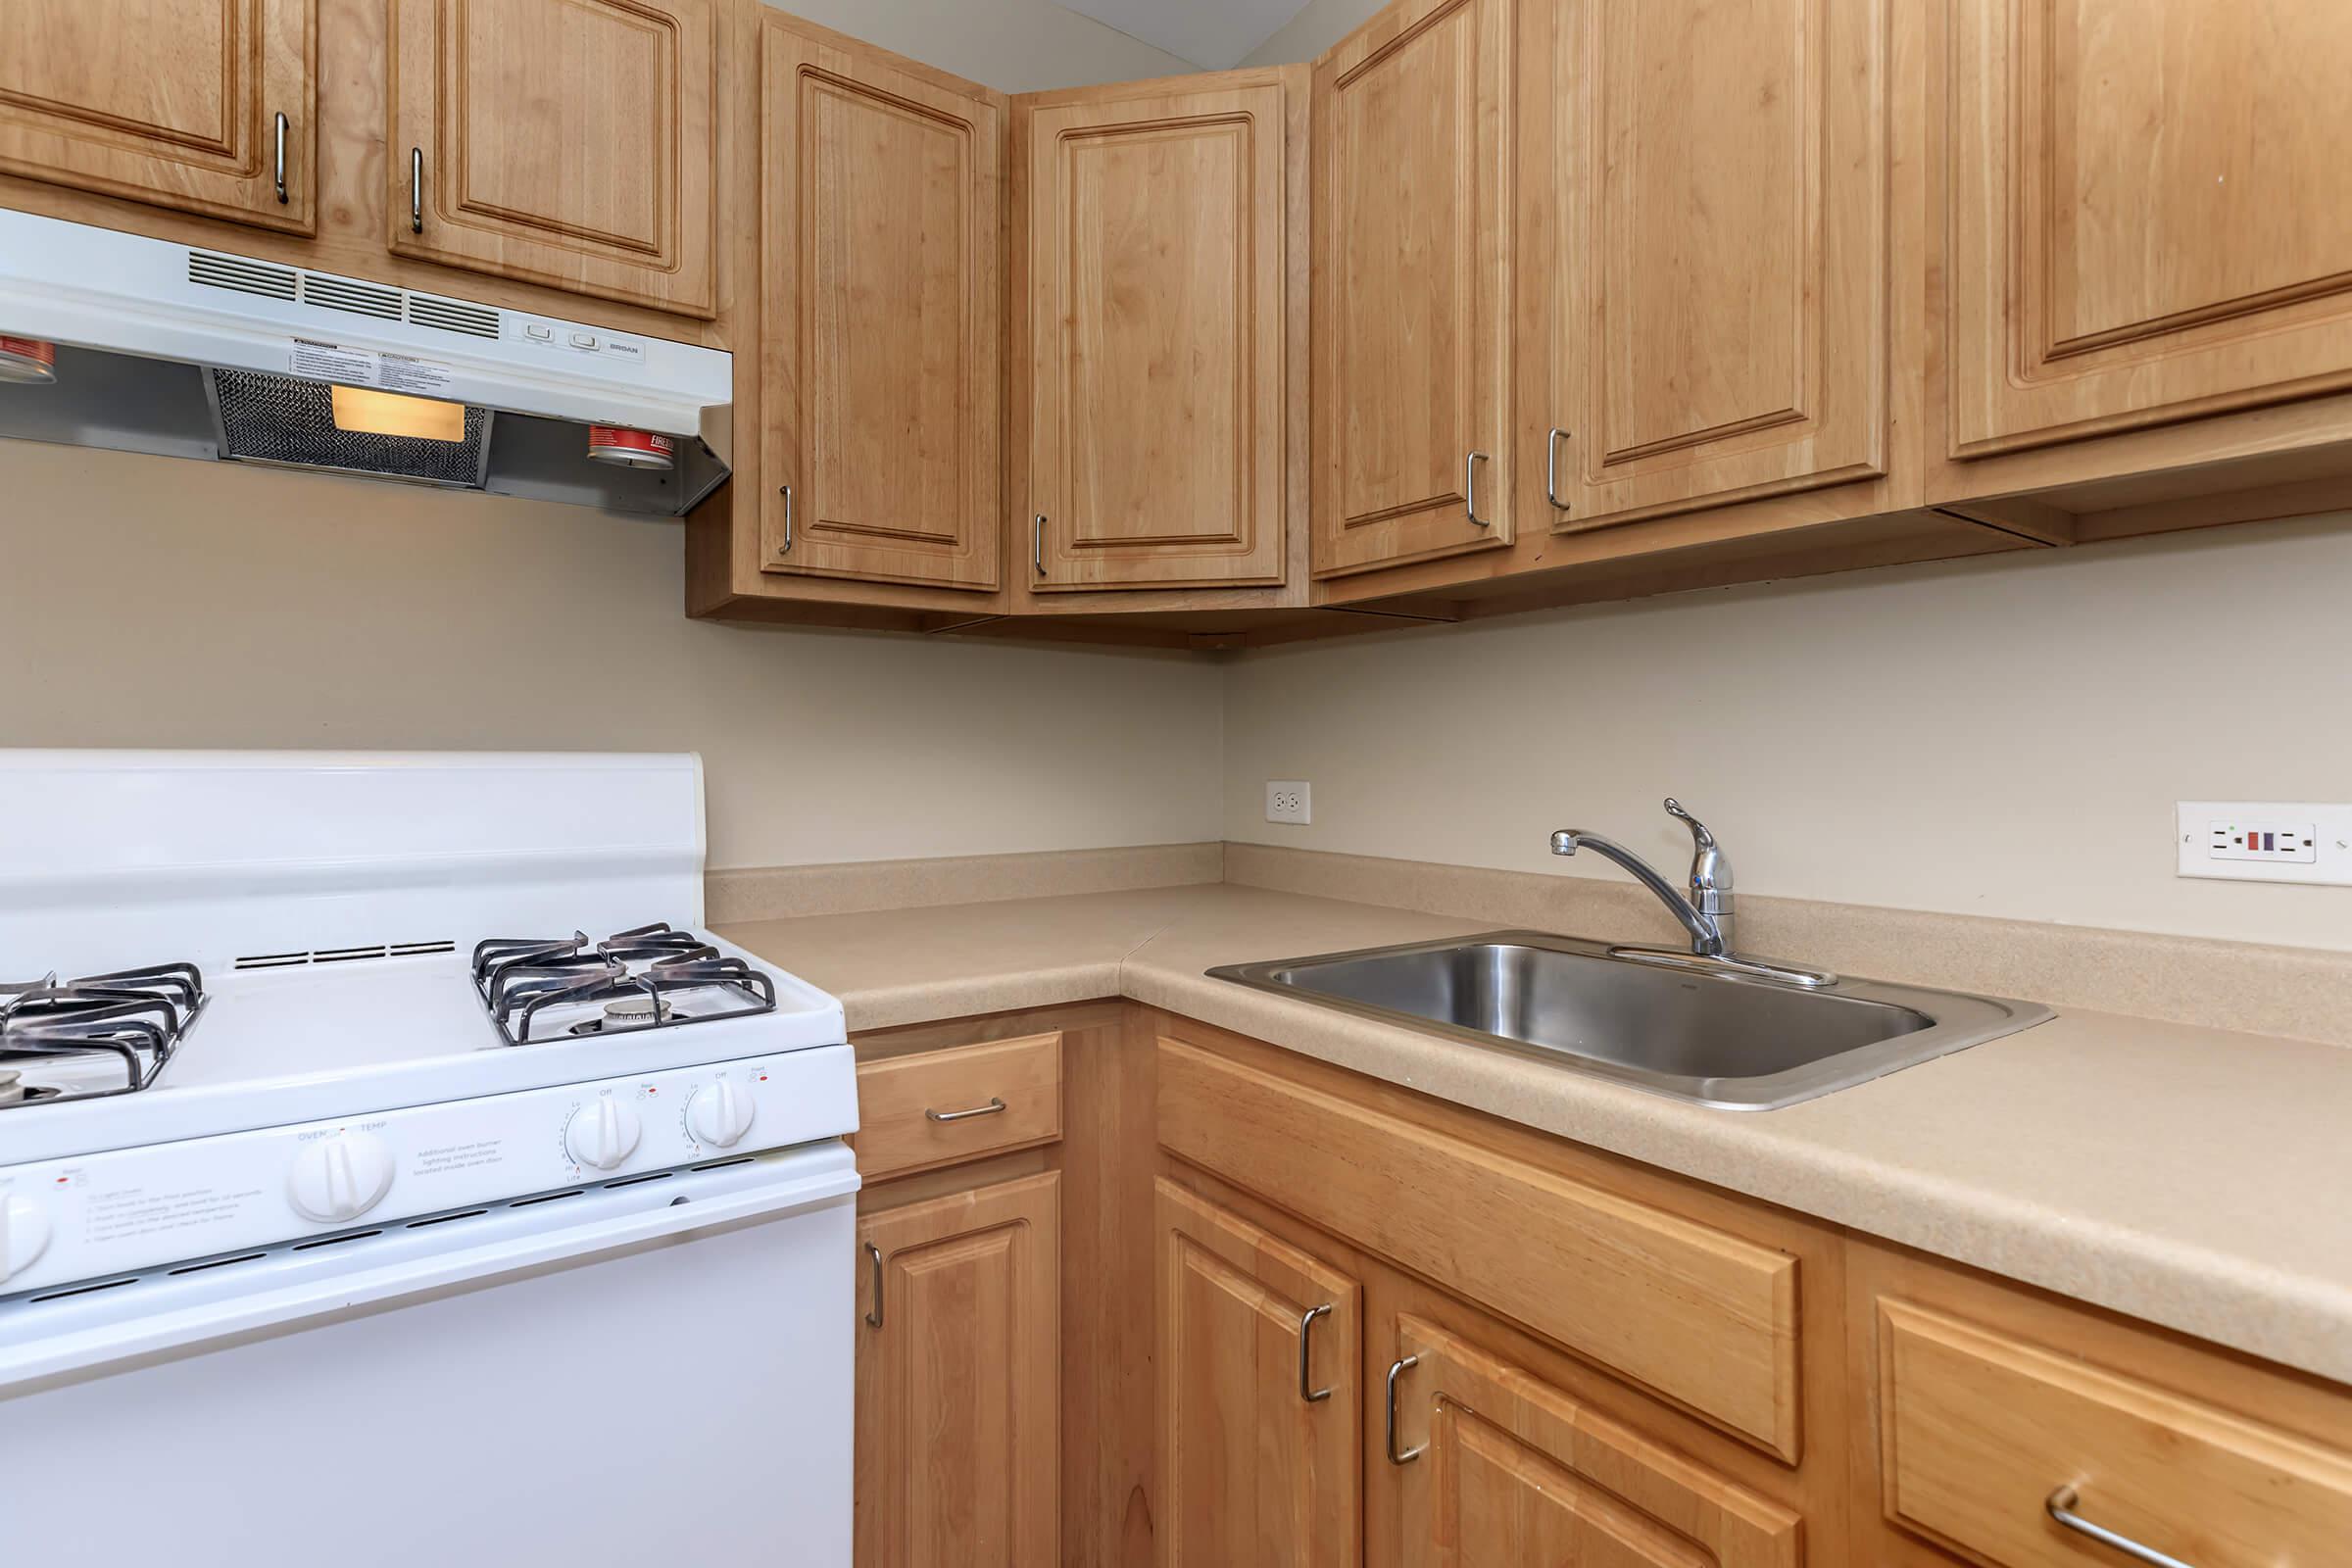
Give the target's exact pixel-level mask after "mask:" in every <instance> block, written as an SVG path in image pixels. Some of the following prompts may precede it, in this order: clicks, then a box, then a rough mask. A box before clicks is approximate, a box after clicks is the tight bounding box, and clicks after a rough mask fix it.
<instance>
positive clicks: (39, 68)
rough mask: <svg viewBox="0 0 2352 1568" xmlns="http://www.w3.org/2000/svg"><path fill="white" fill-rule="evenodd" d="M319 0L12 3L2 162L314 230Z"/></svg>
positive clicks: (120, 192)
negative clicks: (315, 106) (315, 110)
mask: <svg viewBox="0 0 2352 1568" xmlns="http://www.w3.org/2000/svg"><path fill="white" fill-rule="evenodd" d="M318 34H319V18H318V5H317V0H9V4H8V5H7V6H6V7H5V8H4V9H0V171H5V172H8V173H11V174H23V175H25V176H26V177H27V178H31V179H45V180H50V181H53V182H55V183H57V184H60V185H75V186H79V187H81V188H82V189H84V190H95V191H104V192H105V193H106V194H108V195H110V196H125V197H128V198H130V199H131V200H133V201H142V202H153V203H155V204H156V205H157V206H160V207H175V208H179V209H181V210H182V211H185V212H191V213H204V214H208V215H210V216H212V217H214V218H229V219H235V220H236V221H239V222H246V223H259V224H261V225H263V226H265V227H269V228H282V229H290V230H292V231H293V232H295V233H299V234H308V233H310V232H312V231H313V229H314V227H315V226H316V201H315V195H316V192H317V189H318V171H317V160H316V159H315V158H314V157H313V152H314V149H315V148H316V146H317V144H318V126H317V117H316V115H315V113H314V103H315V99H316V75H317V58H318Z"/></svg>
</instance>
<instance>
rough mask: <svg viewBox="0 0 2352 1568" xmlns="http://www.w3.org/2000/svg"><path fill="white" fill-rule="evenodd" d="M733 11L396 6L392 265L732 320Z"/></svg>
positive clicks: (603, 3) (575, 1)
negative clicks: (723, 114) (722, 22)
mask: <svg viewBox="0 0 2352 1568" xmlns="http://www.w3.org/2000/svg"><path fill="white" fill-rule="evenodd" d="M718 3H719V0H389V5H390V12H389V15H390V26H391V37H390V52H389V63H388V67H387V69H388V72H389V82H388V86H387V91H386V98H387V101H388V103H389V106H390V128H389V135H388V141H387V146H386V156H385V173H386V176H387V181H386V196H385V214H384V219H385V222H386V225H387V226H386V230H385V231H386V233H387V235H388V236H389V238H390V242H391V247H392V249H393V250H394V251H395V252H397V253H399V254H401V255H403V256H417V257H422V258H425V259H426V260H429V261H435V262H443V263H446V264H448V265H450V266H452V267H463V268H466V269H469V270H473V271H479V272H488V273H491V274H493V275H495V276H499V277H510V278H520V279H524V280H527V281H530V282H534V283H545V284H548V285H551V286H553V287H556V288H561V289H567V290H570V291H572V292H574V293H579V294H593V295H597V296H600V297H602V298H605V299H615V300H626V301H628V302H630V303H632V304H636V305H647V306H652V307H654V308H655V309H657V310H665V311H675V312H678V313H680V314H682V315H687V316H700V317H709V316H712V315H714V314H716V311H717V306H718V282H717V269H716V255H717V236H716V215H717V205H716V189H717V171H718V123H717V119H716V113H717V104H718V51H717V47H716V42H717V6H718Z"/></svg>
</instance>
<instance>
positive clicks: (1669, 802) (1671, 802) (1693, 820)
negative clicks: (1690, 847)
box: [1666, 795, 1715, 850]
mask: <svg viewBox="0 0 2352 1568" xmlns="http://www.w3.org/2000/svg"><path fill="white" fill-rule="evenodd" d="M1666 814H1667V815H1668V816H1671V817H1674V818H1675V819H1676V820H1678V821H1680V822H1683V823H1685V824H1687V825H1688V826H1689V827H1690V829H1691V842H1692V843H1693V844H1695V845H1696V846H1697V847H1698V848H1700V849H1702V850H1711V849H1714V848H1715V835H1714V834H1712V833H1710V832H1708V831H1707V824H1706V823H1704V822H1701V821H1700V820H1699V819H1698V818H1697V817H1695V816H1692V815H1691V813H1690V812H1689V811H1686V810H1684V809H1683V803H1682V802H1680V801H1678V800H1676V799H1675V798H1674V797H1673V796H1671V795H1669V796H1667V797H1666Z"/></svg>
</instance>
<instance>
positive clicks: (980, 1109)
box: [923, 1095, 1005, 1121]
mask: <svg viewBox="0 0 2352 1568" xmlns="http://www.w3.org/2000/svg"><path fill="white" fill-rule="evenodd" d="M1004 1108H1005V1102H1003V1101H1002V1100H999V1099H998V1098H997V1097H996V1096H994V1095H991V1096H989V1097H988V1103H987V1104H985V1105H974V1106H973V1107H972V1108H971V1109H969V1110H925V1111H924V1112H923V1114H924V1115H926V1116H928V1117H930V1118H931V1119H932V1120H933V1121H968V1120H970V1119H971V1118H972V1117H974V1116H994V1115H995V1114H996V1113H997V1112H998V1111H1000V1110H1003V1109H1004Z"/></svg>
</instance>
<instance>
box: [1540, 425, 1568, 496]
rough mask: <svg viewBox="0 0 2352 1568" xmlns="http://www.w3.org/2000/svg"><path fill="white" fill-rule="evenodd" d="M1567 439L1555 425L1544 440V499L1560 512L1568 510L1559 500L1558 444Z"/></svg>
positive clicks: (1566, 433) (1564, 433)
mask: <svg viewBox="0 0 2352 1568" xmlns="http://www.w3.org/2000/svg"><path fill="white" fill-rule="evenodd" d="M1567 439H1568V432H1567V431H1565V430H1563V429H1561V428H1560V427H1559V426H1558V425H1556V424H1555V425H1553V426H1552V427H1551V433H1550V434H1548V435H1546V436H1545V437H1544V500H1546V501H1548V502H1550V503H1551V504H1552V505H1553V506H1555V507H1557V508H1559V509H1560V510H1561V511H1562V512H1566V511H1567V510H1568V503H1567V502H1565V501H1562V500H1561V499H1560V483H1559V474H1560V443H1561V442H1562V441H1565V440H1567Z"/></svg>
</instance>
